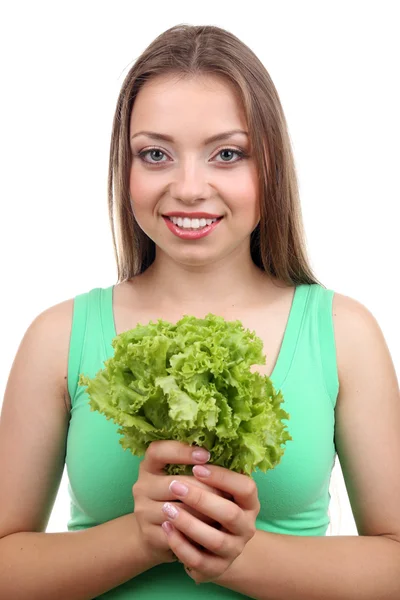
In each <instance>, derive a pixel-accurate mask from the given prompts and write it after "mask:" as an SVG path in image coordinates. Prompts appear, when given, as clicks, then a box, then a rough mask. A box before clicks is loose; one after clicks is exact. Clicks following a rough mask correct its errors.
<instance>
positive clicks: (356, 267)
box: [0, 0, 400, 534]
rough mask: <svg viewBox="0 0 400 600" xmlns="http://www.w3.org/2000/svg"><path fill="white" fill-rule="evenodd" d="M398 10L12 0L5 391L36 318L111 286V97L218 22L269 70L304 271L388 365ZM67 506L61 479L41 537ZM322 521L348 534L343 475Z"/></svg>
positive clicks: (3, 38) (4, 146)
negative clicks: (347, 304) (371, 323)
mask: <svg viewBox="0 0 400 600" xmlns="http://www.w3.org/2000/svg"><path fill="white" fill-rule="evenodd" d="M398 8H399V5H398V2H388V1H384V0H380V1H379V2H378V1H376V2H368V1H362V2H361V1H360V2H357V1H351V0H346V1H341V2H338V1H337V0H336V1H335V2H329V1H328V2H327V1H325V2H321V1H315V2H309V1H304V0H303V1H302V2H297V1H296V2H288V1H282V0H281V1H280V2H279V3H278V2H268V1H265V0H264V1H262V2H254V1H253V2H246V3H243V2H240V3H237V4H236V3H233V2H231V3H229V2H223V3H217V2H215V1H214V0H213V1H212V2H208V1H204V0H202V2H198V3H189V2H182V3H180V2H171V1H169V2H167V3H166V2H161V1H155V0H153V1H152V2H141V3H137V2H134V1H133V0H132V1H130V2H127V1H118V0H117V1H116V0H114V1H113V2H107V3H104V2H94V1H86V2H85V1H79V2H77V1H71V0H70V1H68V2H60V1H59V2H43V1H42V2H40V1H38V0H36V1H35V2H32V3H31V2H18V1H14V2H12V3H11V2H9V3H8V4H7V7H6V8H3V9H2V13H1V15H0V22H1V35H0V44H1V47H0V50H1V54H0V56H1V76H2V94H1V111H0V131H1V136H0V152H1V176H0V177H1V179H0V185H1V194H2V201H1V220H0V228H1V229H0V234H1V235H0V244H1V248H0V250H1V282H2V293H1V309H2V310H1V311H0V319H1V334H2V340H1V345H0V348H1V350H0V351H1V362H0V365H1V367H0V377H1V380H0V387H1V390H0V392H1V397H2V395H3V392H4V388H5V385H6V381H7V377H8V372H9V369H10V367H11V364H12V361H13V358H14V355H15V353H16V351H17V348H18V345H19V343H20V340H21V338H22V336H23V334H24V332H25V330H26V328H27V327H28V325H29V324H30V322H31V321H32V320H33V319H34V317H35V316H36V315H37V314H38V313H40V312H41V311H43V310H44V309H45V308H47V307H49V306H52V305H53V304H56V303H58V302H61V301H62V300H65V299H67V298H71V297H73V296H75V295H76V294H78V293H82V292H85V291H88V290H89V289H91V288H93V287H106V286H109V285H111V284H112V283H115V282H116V266H115V264H114V255H113V249H112V244H111V234H110V230H109V224H108V215H107V189H106V184H107V169H108V152H109V142H110V132H111V124H112V119H113V114H114V109H115V104H116V100H117V96H118V93H119V89H120V87H121V85H122V82H123V79H124V77H125V75H126V74H127V72H128V70H129V68H130V66H131V65H132V64H133V62H134V61H135V60H136V58H137V57H138V56H139V55H140V53H141V52H142V51H143V50H144V49H145V48H146V46H147V45H148V44H149V43H150V42H151V41H152V40H153V39H154V38H155V37H156V36H157V35H159V34H160V33H161V32H162V31H164V30H165V29H167V28H168V27H171V26H172V25H175V24H178V23H188V24H192V25H194V24H209V25H218V26H220V27H223V28H225V29H228V30H230V31H231V32H232V33H234V34H235V35H237V36H238V37H239V38H241V39H242V40H243V42H245V43H246V44H247V45H249V46H250V48H251V49H252V50H253V51H254V52H255V53H256V54H257V55H258V56H259V58H260V59H261V60H262V62H263V63H264V65H265V66H266V68H267V70H268V71H269V73H270V75H271V77H272V79H273V81H274V83H275V85H276V87H277V89H278V92H279V94H280V98H281V101H282V104H283V108H284V111H285V114H286V118H287V121H288V125H289V131H290V135H291V139H292V143H293V149H294V154H295V159H296V165H297V169H298V175H299V182H300V193H301V201H302V208H303V217H304V223H305V229H306V234H307V242H308V250H309V254H310V257H311V263H312V266H313V268H314V269H315V272H316V274H317V277H318V278H319V279H320V280H321V281H322V282H323V283H324V284H325V285H326V286H327V287H328V288H331V289H334V290H336V291H337V292H340V293H342V294H346V295H348V296H351V297H353V298H356V299H357V300H359V301H360V302H362V303H363V304H365V305H366V306H367V307H368V308H369V309H370V310H371V312H372V313H373V314H374V315H375V317H376V318H377V320H378V322H379V324H380V326H381V328H382V330H383V332H384V335H385V338H386V340H387V343H388V346H389V348H390V351H391V354H392V357H393V360H394V363H395V365H396V368H397V372H398V366H399V359H400V348H399V341H398V340H399V335H398V334H399V320H398V302H397V296H396V292H397V293H398V283H397V279H398V264H397V261H396V255H397V258H398V254H399V246H398V223H397V220H396V215H397V214H398V213H397V207H398V204H399V176H398V173H399V150H398V140H399V134H400V120H399V109H398V107H399V106H400V93H399V79H400V78H399V69H398V60H399V56H400V42H399V35H398V31H399V21H398V19H397V18H396V9H398ZM39 351H40V349H39ZM32 409H33V410H35V407H34V406H33V407H32ZM16 443H18V440H16ZM0 485H1V482H0ZM337 495H338V497H337ZM338 500H339V503H340V507H339V503H338ZM68 509H69V506H68V497H67V495H66V479H65V477H64V478H63V481H62V483H61V486H60V491H59V495H58V498H57V501H56V504H55V507H54V510H53V514H52V516H51V520H50V523H49V528H48V531H64V530H66V523H67V519H68ZM331 513H332V533H334V534H354V533H356V529H355V526H354V521H353V519H352V515H351V510H350V507H349V504H348V500H347V496H346V492H345V487H344V483H343V480H342V478H341V475H340V471H339V469H338V468H337V467H336V468H335V471H334V476H333V480H332V502H331Z"/></svg>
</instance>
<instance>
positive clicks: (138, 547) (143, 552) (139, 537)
mask: <svg viewBox="0 0 400 600" xmlns="http://www.w3.org/2000/svg"><path fill="white" fill-rule="evenodd" d="M129 518H130V524H129V528H130V531H131V533H132V535H131V552H132V558H134V560H136V561H137V558H138V557H140V560H141V563H142V566H143V571H147V570H148V569H151V568H152V567H155V566H157V565H158V564H160V563H161V560H157V557H156V555H155V552H154V550H153V549H152V548H151V547H150V545H149V544H148V543H147V541H146V539H145V538H144V537H143V533H142V530H141V528H140V526H139V523H138V521H137V519H136V515H135V513H132V514H130V515H129Z"/></svg>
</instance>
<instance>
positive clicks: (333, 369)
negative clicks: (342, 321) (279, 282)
mask: <svg viewBox="0 0 400 600" xmlns="http://www.w3.org/2000/svg"><path fill="white" fill-rule="evenodd" d="M313 287H315V291H314V296H315V304H316V308H315V313H316V320H317V327H316V329H317V332H318V340H319V351H320V360H321V368H322V373H323V378H324V381H325V386H326V390H327V392H328V395H329V397H330V399H331V401H332V404H333V406H334V407H335V405H336V400H337V395H338V391H339V376H338V366H337V357H336V341H335V331H334V326H333V310H332V304H333V296H334V294H335V292H334V290H331V289H327V288H324V287H322V286H321V285H315V286H313Z"/></svg>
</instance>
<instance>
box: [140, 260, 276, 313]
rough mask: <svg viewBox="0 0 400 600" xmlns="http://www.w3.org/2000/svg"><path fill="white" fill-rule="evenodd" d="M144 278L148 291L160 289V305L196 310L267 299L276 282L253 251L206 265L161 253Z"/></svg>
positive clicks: (244, 304) (247, 304) (158, 292)
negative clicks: (190, 263) (178, 261)
mask: <svg viewBox="0 0 400 600" xmlns="http://www.w3.org/2000/svg"><path fill="white" fill-rule="evenodd" d="M140 277H141V278H142V280H143V281H142V283H145V285H146V287H147V289H148V290H157V294H156V295H157V302H160V306H180V307H182V306H185V307H188V308H190V307H191V308H192V309H195V308H204V306H210V307H220V306H221V307H224V308H228V307H241V306H244V307H248V306H249V305H251V304H253V303H255V302H257V300H258V299H259V298H260V299H263V300H262V301H263V302H265V299H266V296H265V294H266V293H268V290H271V289H272V288H273V287H274V286H275V285H276V280H275V279H274V278H273V277H271V276H269V275H268V274H267V273H265V272H264V271H262V270H261V269H259V268H258V267H257V266H256V265H255V264H254V262H253V261H252V259H251V256H250V254H249V253H246V254H244V253H243V254H242V256H240V257H238V256H228V257H225V258H224V259H222V260H220V261H219V262H217V263H213V264H207V265H202V266H198V265H196V266H193V265H187V264H186V265H185V264H182V263H177V262H175V261H173V260H171V258H170V257H169V256H167V255H166V254H164V253H157V255H156V258H155V260H154V262H153V264H152V265H151V266H150V267H149V268H148V269H147V270H146V271H145V272H144V273H143V275H141V276H140ZM270 293H272V292H270ZM152 295H154V292H153V294H152Z"/></svg>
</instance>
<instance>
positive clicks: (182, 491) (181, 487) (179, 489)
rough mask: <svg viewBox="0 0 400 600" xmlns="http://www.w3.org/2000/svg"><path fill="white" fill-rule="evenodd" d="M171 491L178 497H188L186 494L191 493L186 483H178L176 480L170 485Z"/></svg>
mask: <svg viewBox="0 0 400 600" xmlns="http://www.w3.org/2000/svg"><path fill="white" fill-rule="evenodd" d="M169 489H170V490H171V492H172V493H173V494H176V495H177V496H186V494H187V493H188V491H189V488H188V487H187V485H185V484H184V483H179V481H176V480H175V479H174V481H171V483H170V484H169Z"/></svg>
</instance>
